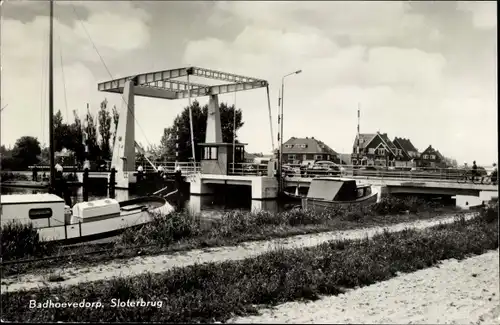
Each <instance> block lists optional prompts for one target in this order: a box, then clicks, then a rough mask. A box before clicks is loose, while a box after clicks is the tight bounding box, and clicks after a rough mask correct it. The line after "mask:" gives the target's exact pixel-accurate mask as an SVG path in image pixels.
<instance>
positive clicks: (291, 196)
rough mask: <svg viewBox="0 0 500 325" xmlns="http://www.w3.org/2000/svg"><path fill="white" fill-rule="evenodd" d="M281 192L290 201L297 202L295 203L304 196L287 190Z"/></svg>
mask: <svg viewBox="0 0 500 325" xmlns="http://www.w3.org/2000/svg"><path fill="white" fill-rule="evenodd" d="M283 194H284V195H285V198H286V199H287V200H289V201H292V202H297V203H300V202H301V200H302V199H303V198H304V196H303V195H296V194H292V193H290V192H287V191H283Z"/></svg>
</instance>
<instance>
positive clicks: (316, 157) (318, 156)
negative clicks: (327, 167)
mask: <svg viewBox="0 0 500 325" xmlns="http://www.w3.org/2000/svg"><path fill="white" fill-rule="evenodd" d="M321 159H323V155H314V160H321Z"/></svg>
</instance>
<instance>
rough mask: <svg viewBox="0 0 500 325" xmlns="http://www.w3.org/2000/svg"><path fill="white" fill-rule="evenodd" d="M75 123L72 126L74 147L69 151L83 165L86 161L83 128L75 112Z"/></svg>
mask: <svg viewBox="0 0 500 325" xmlns="http://www.w3.org/2000/svg"><path fill="white" fill-rule="evenodd" d="M73 115H74V118H75V121H74V122H73V123H72V124H71V127H70V128H71V135H72V140H73V141H72V146H71V147H70V148H68V149H71V150H73V152H74V153H75V157H76V161H77V162H78V163H83V161H84V160H85V145H84V143H83V126H82V120H81V119H80V117H79V116H78V112H77V111H76V110H73Z"/></svg>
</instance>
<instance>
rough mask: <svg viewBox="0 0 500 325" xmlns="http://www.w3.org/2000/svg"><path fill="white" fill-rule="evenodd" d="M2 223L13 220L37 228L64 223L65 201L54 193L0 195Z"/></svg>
mask: <svg viewBox="0 0 500 325" xmlns="http://www.w3.org/2000/svg"><path fill="white" fill-rule="evenodd" d="M0 205H1V225H2V226H3V225H4V224H7V223H9V222H12V221H17V222H20V223H22V224H28V223H32V224H33V227H35V228H43V227H51V226H59V225H64V223H65V218H68V217H66V216H65V209H64V207H65V203H64V200H63V199H62V198H60V197H59V196H57V195H54V194H47V193H43V194H12V195H2V196H1V197H0Z"/></svg>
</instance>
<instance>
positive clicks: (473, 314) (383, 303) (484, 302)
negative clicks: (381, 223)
mask: <svg viewBox="0 0 500 325" xmlns="http://www.w3.org/2000/svg"><path fill="white" fill-rule="evenodd" d="M498 277H499V266H498V250H495V251H490V252H488V253H486V254H483V255H479V256H474V257H471V258H468V259H465V260H462V261H457V260H454V259H451V260H446V261H444V262H443V263H442V264H440V265H439V266H438V267H431V268H428V269H424V270H420V271H417V272H414V273H409V274H404V275H400V276H398V277H396V278H393V279H390V280H388V281H383V282H379V283H376V284H374V285H371V286H367V287H364V288H360V289H356V290H350V291H348V292H346V293H345V294H342V295H339V296H331V297H324V298H322V299H320V300H317V301H315V302H291V303H286V304H282V305H280V306H277V307H276V308H273V309H265V310H262V311H261V315H260V316H251V317H241V318H236V319H233V320H231V321H230V322H232V323H248V324H249V323H316V324H325V323H330V324H340V323H351V324H355V323H370V324H378V323H383V324H391V323H392V324H394V323H396V324H444V323H446V324H500V318H498V316H499V311H500V307H499V303H500V301H499V290H500V289H499V283H498Z"/></svg>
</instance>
